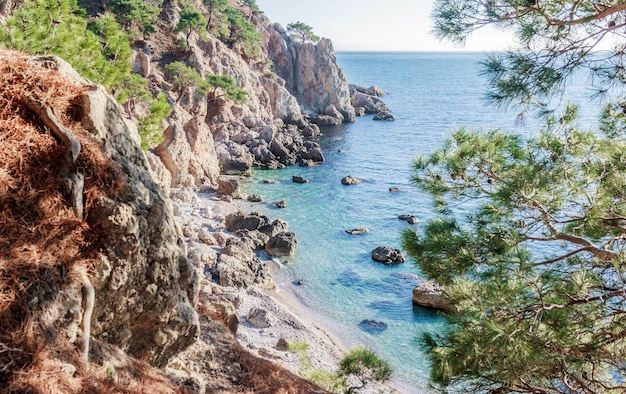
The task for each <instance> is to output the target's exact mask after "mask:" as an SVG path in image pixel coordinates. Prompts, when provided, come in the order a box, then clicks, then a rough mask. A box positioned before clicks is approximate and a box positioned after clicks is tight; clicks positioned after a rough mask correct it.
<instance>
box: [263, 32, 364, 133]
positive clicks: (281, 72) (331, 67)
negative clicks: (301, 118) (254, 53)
mask: <svg viewBox="0 0 626 394" xmlns="http://www.w3.org/2000/svg"><path fill="white" fill-rule="evenodd" d="M268 32H269V41H268V45H267V49H268V56H269V58H270V59H271V60H272V61H273V62H274V66H273V69H274V71H275V72H276V74H278V76H279V77H281V78H282V79H284V80H285V87H286V88H287V90H289V92H290V93H291V94H292V95H293V96H295V97H296V99H297V100H298V103H299V104H300V107H301V108H302V111H303V112H304V113H305V114H306V115H309V116H311V118H312V120H313V121H314V122H320V124H337V123H341V122H354V120H355V113H354V108H353V107H352V105H351V103H350V91H349V89H348V83H347V81H346V78H345V75H344V73H343V71H342V70H341V69H340V68H339V66H337V60H336V57H335V51H334V49H333V45H332V42H331V41H330V40H328V39H322V40H320V41H319V42H318V43H317V44H312V43H299V42H295V41H294V40H292V39H291V37H289V35H288V34H287V33H286V31H285V29H284V28H283V27H282V26H280V25H279V24H273V25H270V26H269V27H268Z"/></svg>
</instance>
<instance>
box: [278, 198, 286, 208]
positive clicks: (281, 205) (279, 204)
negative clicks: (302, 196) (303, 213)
mask: <svg viewBox="0 0 626 394" xmlns="http://www.w3.org/2000/svg"><path fill="white" fill-rule="evenodd" d="M275 205H276V208H280V209H284V208H287V201H286V200H280V201H278V202H277V203H275Z"/></svg>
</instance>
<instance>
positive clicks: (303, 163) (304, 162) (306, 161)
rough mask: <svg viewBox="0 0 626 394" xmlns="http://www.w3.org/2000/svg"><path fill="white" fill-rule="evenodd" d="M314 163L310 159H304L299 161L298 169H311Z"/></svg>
mask: <svg viewBox="0 0 626 394" xmlns="http://www.w3.org/2000/svg"><path fill="white" fill-rule="evenodd" d="M314 165H315V163H314V162H313V160H311V159H304V160H301V161H300V164H299V166H300V167H313V166H314Z"/></svg>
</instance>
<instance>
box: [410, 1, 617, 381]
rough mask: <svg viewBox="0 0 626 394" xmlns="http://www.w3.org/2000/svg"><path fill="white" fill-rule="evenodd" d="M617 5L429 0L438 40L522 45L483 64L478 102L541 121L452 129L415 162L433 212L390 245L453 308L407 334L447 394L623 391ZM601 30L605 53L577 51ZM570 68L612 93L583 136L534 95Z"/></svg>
mask: <svg viewBox="0 0 626 394" xmlns="http://www.w3.org/2000/svg"><path fill="white" fill-rule="evenodd" d="M625 12H626V2H624V1H611V2H603V3H602V2H596V1H577V2H561V1H556V0H554V1H540V2H538V1H511V0H489V1H487V0H485V1H474V0H472V1H470V0H465V1H458V0H454V1H453V0H438V1H437V2H436V4H435V13H434V19H435V25H436V33H437V35H438V36H439V37H442V38H451V39H453V40H456V41H458V42H462V41H463V40H464V39H465V38H466V37H467V35H468V34H470V33H471V32H472V31H474V30H475V29H477V28H479V27H481V26H483V25H486V24H495V25H496V26H498V27H501V28H505V29H512V30H514V31H515V33H516V34H517V37H518V39H519V41H520V42H521V43H522V44H523V45H524V47H525V50H524V51H520V52H508V53H505V54H501V55H494V56H492V57H491V58H489V59H488V60H487V61H485V62H484V73H485V75H486V76H487V77H488V80H489V91H488V98H489V99H490V100H492V101H493V102H494V103H495V104H498V105H503V106H511V105H518V106H520V108H521V110H522V111H528V110H530V109H538V110H539V111H538V113H539V115H540V118H541V119H543V121H545V126H544V127H543V129H542V130H540V131H539V133H538V134H537V136H536V137H534V138H532V139H530V140H528V141H524V140H523V139H522V138H520V137H518V136H514V135H507V134H505V133H502V132H499V131H488V132H482V133H480V132H473V131H468V130H464V129H460V130H457V131H455V132H454V133H453V135H452V136H451V137H450V138H449V140H448V141H447V142H446V144H445V145H444V146H443V147H442V148H440V149H439V150H437V151H436V152H434V153H433V154H431V155H430V156H428V157H422V158H420V159H418V160H417V161H416V163H415V170H416V173H415V176H414V182H415V183H416V184H417V185H418V186H419V187H420V188H422V189H423V190H425V191H427V192H428V193H429V194H431V196H432V197H433V199H434V202H435V207H436V210H437V212H438V217H436V218H435V219H433V220H430V221H429V222H428V223H427V224H426V225H425V226H424V227H423V229H422V230H421V231H418V232H413V231H409V230H407V231H405V233H404V234H403V244H404V247H405V248H406V249H407V251H408V252H409V254H410V255H411V256H412V257H413V258H414V260H415V262H416V263H417V264H418V265H419V267H420V268H421V270H422V272H423V273H424V274H425V275H426V276H428V277H429V278H430V279H432V280H434V281H436V282H437V283H439V284H441V285H442V286H444V288H445V290H446V292H447V294H448V295H449V296H450V298H451V300H452V302H453V303H454V304H456V307H457V310H458V311H459V312H457V313H451V314H447V315H446V316H445V318H446V320H447V322H448V324H447V326H446V329H445V330H444V332H443V333H440V334H428V335H425V336H424V338H423V344H424V347H425V349H426V351H427V354H428V356H429V358H430V360H431V362H432V371H431V377H432V379H433V381H434V382H435V383H437V384H440V385H442V386H446V387H447V389H448V390H449V391H459V392H470V391H471V392H497V393H506V392H529V393H530V392H532V393H577V392H581V393H582V392H584V393H611V392H615V393H623V392H625V391H626V382H625V380H626V363H625V361H626V342H625V341H626V290H625V289H626V192H625V191H626V110H625V108H626V101H625V100H624V96H623V94H624V81H625V80H626V78H625V77H624V75H625V74H624V67H623V66H624V56H625V53H626V47H625V45H624V36H623V34H624V33H623V30H624V27H625V26H626V18H625ZM609 37H614V38H617V40H615V42H616V43H617V44H616V45H615V47H614V48H613V49H612V50H610V51H604V52H595V53H592V50H593V49H594V48H596V47H597V45H598V43H599V42H600V40H601V39H603V38H609ZM575 71H579V72H582V71H584V72H587V73H589V74H590V75H591V77H592V78H590V84H589V86H592V87H594V88H595V90H596V93H600V94H603V93H607V97H608V98H612V99H611V100H608V99H607V104H606V105H605V108H604V111H603V113H602V118H601V121H600V126H599V130H597V131H595V132H588V131H582V130H580V128H579V127H578V126H577V124H576V116H577V108H576V107H575V106H574V105H567V106H566V107H565V108H560V109H556V110H555V109H552V108H550V107H549V104H550V99H551V98H554V96H555V95H559V94H561V91H562V89H563V88H565V87H566V81H567V80H568V79H569V78H570V77H571V76H572V74H573V73H574V72H575ZM609 89H611V90H610V91H609ZM459 207H461V208H463V209H459Z"/></svg>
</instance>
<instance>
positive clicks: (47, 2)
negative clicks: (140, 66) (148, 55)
mask: <svg viewBox="0 0 626 394" xmlns="http://www.w3.org/2000/svg"><path fill="white" fill-rule="evenodd" d="M81 11H82V12H81ZM31 21H37V22H36V23H33V22H31ZM0 41H1V42H2V45H3V46H4V47H7V48H14V49H19V50H21V51H24V52H27V53H31V54H36V55H45V54H53V55H57V56H59V57H61V58H63V59H65V60H66V61H68V62H69V63H70V64H72V66H73V67H74V68H75V69H76V70H77V71H78V72H79V73H81V75H83V76H85V77H86V78H89V79H90V80H92V81H94V82H97V83H101V84H103V85H105V86H106V87H108V88H111V87H113V86H115V85H116V84H118V83H119V81H120V80H121V78H122V77H123V76H124V75H126V74H128V73H129V72H130V55H131V53H132V52H131V50H130V45H129V43H128V39H127V38H126V35H125V34H124V32H123V31H122V30H121V29H120V27H119V26H118V25H117V24H116V23H115V21H113V20H112V19H111V18H110V15H108V14H104V15H103V16H101V17H99V18H97V19H96V21H95V23H94V24H93V25H92V26H91V29H88V24H87V20H86V18H85V17H84V11H83V10H81V9H80V8H79V7H78V5H77V4H76V2H75V1H74V0H64V1H56V0H26V1H25V2H24V3H23V5H22V7H20V8H17V9H16V10H15V12H14V14H13V16H11V17H10V18H8V20H7V24H6V27H5V28H3V29H2V28H0ZM102 42H105V43H106V44H104V45H103V43H102Z"/></svg>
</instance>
